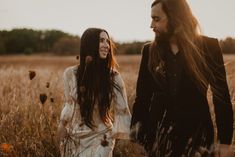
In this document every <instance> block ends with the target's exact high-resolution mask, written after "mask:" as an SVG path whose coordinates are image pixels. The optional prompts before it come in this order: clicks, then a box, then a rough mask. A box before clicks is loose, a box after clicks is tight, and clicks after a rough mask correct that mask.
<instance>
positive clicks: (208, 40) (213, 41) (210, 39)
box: [202, 36, 218, 47]
mask: <svg viewBox="0 0 235 157" xmlns="http://www.w3.org/2000/svg"><path fill="white" fill-rule="evenodd" d="M202 40H203V43H204V44H205V45H207V47H210V46H215V45H217V44H218V39H217V38H213V37H208V36H202Z"/></svg>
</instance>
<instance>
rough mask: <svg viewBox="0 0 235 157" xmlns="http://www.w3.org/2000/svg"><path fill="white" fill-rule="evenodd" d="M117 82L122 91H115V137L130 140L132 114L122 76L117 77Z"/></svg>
mask: <svg viewBox="0 0 235 157" xmlns="http://www.w3.org/2000/svg"><path fill="white" fill-rule="evenodd" d="M115 82H116V84H117V85H118V86H119V88H120V91H119V90H117V89H114V94H115V97H114V102H113V105H114V124H113V137H114V138H117V139H129V133H130V122H131V113H130V110H129V107H128V102H127V95H126V88H125V84H124V81H123V80H122V77H121V75H120V74H118V75H117V76H116V77H115Z"/></svg>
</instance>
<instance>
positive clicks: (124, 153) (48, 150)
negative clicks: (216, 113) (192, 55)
mask: <svg viewBox="0 0 235 157" xmlns="http://www.w3.org/2000/svg"><path fill="white" fill-rule="evenodd" d="M117 59H118V63H119V66H120V67H119V71H120V72H121V75H122V77H123V79H124V81H125V84H126V88H127V94H128V102H129V106H130V109H132V104H133V101H134V98H135V86H136V79H137V74H138V67H139V61H140V56H118V57H117ZM225 60H226V70H227V78H228V84H229V88H230V92H231V96H232V97H231V98H232V102H233V105H235V56H225ZM74 64H77V60H76V58H75V57H54V56H28V57H25V56H4V57H0V80H1V86H0V93H1V96H0V156H18V157H21V156H22V157H25V156H27V157H28V156H29V157H31V156H35V157H42V156H48V157H50V156H59V149H58V141H57V140H56V136H55V134H56V128H57V124H58V121H59V115H60V112H61V109H62V107H63V101H64V100H63V99H64V96H63V80H62V74H63V71H64V69H65V68H66V67H68V66H70V65H74ZM29 71H34V72H35V73H36V76H35V77H34V78H33V79H32V80H30V78H29ZM40 94H41V99H40ZM44 95H46V96H47V99H46V101H45V103H44V101H43V99H45V96H44ZM208 97H210V95H209V96H208ZM211 106H212V105H211ZM212 113H213V108H212ZM144 156H145V153H144V150H143V148H142V147H140V146H138V145H137V144H134V143H131V142H130V141H126V140H120V141H118V142H117V144H116V147H115V150H114V157H144Z"/></svg>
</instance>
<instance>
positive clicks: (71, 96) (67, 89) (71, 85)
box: [60, 67, 76, 122]
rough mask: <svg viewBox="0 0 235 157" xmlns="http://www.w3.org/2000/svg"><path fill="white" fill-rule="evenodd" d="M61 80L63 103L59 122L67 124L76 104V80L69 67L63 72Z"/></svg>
mask: <svg viewBox="0 0 235 157" xmlns="http://www.w3.org/2000/svg"><path fill="white" fill-rule="evenodd" d="M63 80H64V99H65V100H64V101H65V103H64V107H63V109H62V112H61V116H60V120H61V121H66V122H68V121H69V120H70V119H71V118H72V114H73V108H74V104H75V102H76V91H75V88H76V82H75V80H76V79H75V75H74V73H73V69H72V68H71V67H69V68H67V69H66V70H65V71H64V74H63Z"/></svg>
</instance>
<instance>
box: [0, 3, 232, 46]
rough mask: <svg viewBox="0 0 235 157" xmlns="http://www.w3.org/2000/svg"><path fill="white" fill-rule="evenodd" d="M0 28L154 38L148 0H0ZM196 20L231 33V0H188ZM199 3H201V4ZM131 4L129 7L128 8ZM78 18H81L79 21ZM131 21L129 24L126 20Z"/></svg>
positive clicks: (210, 31)
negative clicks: (95, 29) (101, 31)
mask: <svg viewBox="0 0 235 157" xmlns="http://www.w3.org/2000/svg"><path fill="white" fill-rule="evenodd" d="M0 2H1V4H2V5H1V6H0V13H1V14H0V30H11V29H14V28H28V29H34V30H51V29H55V30H61V31H63V32H66V33H69V34H71V35H78V36H81V34H82V33H83V31H84V30H85V29H86V28H88V27H101V28H104V29H106V30H107V31H108V32H109V34H110V36H111V38H113V40H114V41H116V42H133V41H147V40H152V39H153V38H154V33H153V32H152V30H151V29H150V27H149V26H150V22H151V17H150V11H151V7H150V5H151V3H152V0H146V1H134V0H128V1H124V0H119V1H118V2H117V1H114V0H103V2H102V3H101V2H100V1H94V0H93V1H92V0H86V1H85V0H70V1H69V3H68V1H65V0H61V1H55V0H51V1H47V0H41V1H30V0H21V1H13V0H0ZM188 3H189V5H190V7H191V9H192V12H193V14H194V15H195V16H196V18H197V19H198V21H199V24H200V26H201V29H202V34H203V35H206V36H211V37H215V38H218V39H225V38H226V37H232V38H233V37H235V29H234V28H235V21H234V20H231V19H235V10H233V6H235V1H233V0H227V1H226V3H224V2H222V1H220V0H214V1H213V3H211V1H210V0H204V1H197V0H188ZM202 6H203V7H202ZM130 8H131V9H130ZM79 21H82V22H81V23H80V22H79ZM130 23H131V24H130Z"/></svg>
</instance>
